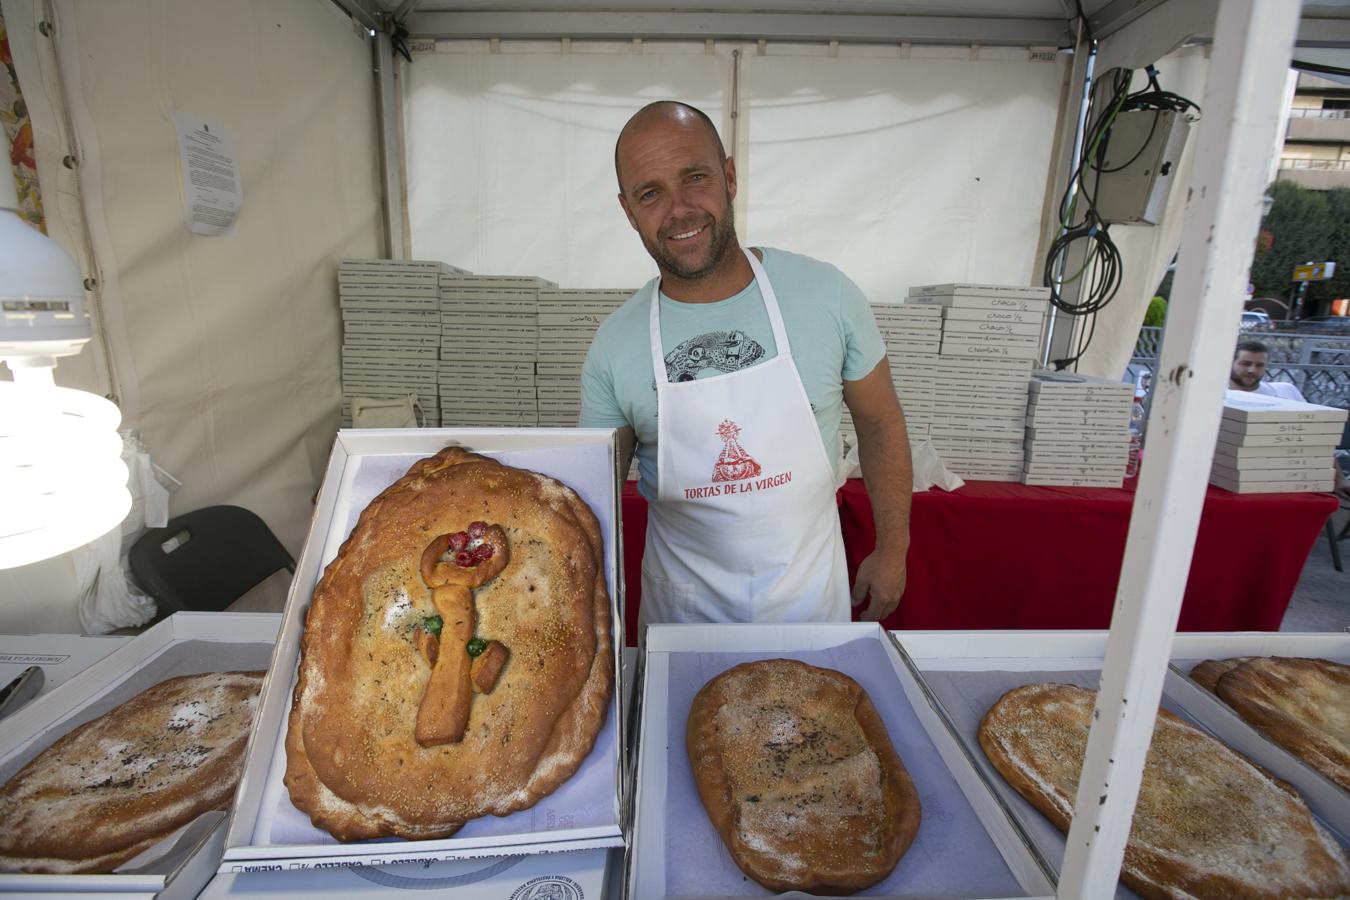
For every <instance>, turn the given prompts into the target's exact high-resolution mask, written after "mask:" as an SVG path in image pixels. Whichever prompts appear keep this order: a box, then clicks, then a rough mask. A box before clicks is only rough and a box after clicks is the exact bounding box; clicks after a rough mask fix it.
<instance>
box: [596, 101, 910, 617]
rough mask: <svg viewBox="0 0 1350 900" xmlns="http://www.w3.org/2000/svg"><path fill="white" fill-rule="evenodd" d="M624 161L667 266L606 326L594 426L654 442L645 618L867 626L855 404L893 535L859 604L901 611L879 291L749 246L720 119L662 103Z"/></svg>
mask: <svg viewBox="0 0 1350 900" xmlns="http://www.w3.org/2000/svg"><path fill="white" fill-rule="evenodd" d="M614 164H615V171H616V175H617V176H618V180H619V204H620V206H622V207H623V211H624V213H625V214H626V215H627V216H628V221H629V223H630V224H631V225H632V226H633V228H634V229H635V230H636V231H637V233H638V235H639V236H640V237H641V239H642V243H643V246H644V247H646V249H647V252H648V253H649V254H650V255H651V257H652V259H653V260H655V261H656V265H657V269H658V270H659V272H660V275H659V277H657V278H655V279H653V280H652V281H651V283H650V284H648V285H646V286H644V287H643V288H642V289H641V290H639V291H638V292H637V293H636V294H634V295H633V296H632V297H631V298H629V299H628V301H627V302H625V303H624V304H623V306H621V307H620V308H619V309H618V310H616V311H615V312H614V313H613V314H612V315H611V316H610V317H609V318H608V319H606V321H605V322H604V324H603V325H601V327H600V329H599V331H598V332H597V334H596V337H595V341H594V343H593V344H592V346H591V348H590V352H589V353H588V354H587V357H586V363H585V366H584V368H583V371H582V376H581V380H582V412H581V417H580V424H581V425H582V426H589V427H611V428H617V429H618V430H619V441H620V459H621V462H622V464H623V465H624V466H625V470H626V466H627V464H628V461H629V460H630V459H631V455H632V453H633V451H634V449H636V451H637V455H638V470H639V474H640V478H639V486H638V487H639V491H640V492H641V493H642V494H643V496H645V497H646V498H647V500H648V501H650V507H649V512H648V524H647V541H646V546H645V549H644V555H643V562H642V605H641V614H640V616H639V621H640V622H641V623H643V624H648V623H652V622H843V621H848V619H849V618H850V614H849V606H850V603H849V601H850V589H849V584H848V573H847V568H846V566H845V561H844V547H843V540H842V538H841V536H840V530H839V516H838V513H837V508H836V505H835V490H836V484H837V482H836V473H837V471H838V466H839V462H840V461H839V458H838V457H839V453H838V449H837V448H838V433H839V432H838V429H839V420H840V415H841V413H842V410H843V405H844V404H846V405H847V406H848V409H849V411H850V412H851V413H852V416H853V423H854V426H855V429H856V431H857V434H858V448H859V461H860V464H861V467H862V474H863V478H864V481H865V482H866V485H867V491H868V494H869V496H870V498H871V502H872V508H873V519H874V523H875V526H876V533H877V542H876V549H875V550H874V551H873V552H872V554H871V555H870V556H868V557H867V558H866V559H864V560H863V561H862V563H861V564H860V566H859V568H858V573H857V578H856V579H855V583H854V587H853V589H852V592H851V598H852V601H853V605H855V606H857V605H860V604H861V603H862V602H863V601H864V600H865V599H867V598H868V597H870V602H869V603H868V606H867V608H866V610H865V611H864V613H863V617H864V618H865V619H867V620H871V621H879V620H881V619H882V618H884V617H885V616H886V615H888V614H889V613H891V612H892V611H893V610H894V609H895V608H896V605H897V604H898V603H899V601H900V597H901V595H902V594H903V592H904V588H905V556H906V553H907V551H908V549H909V508H910V491H911V480H912V475H911V470H910V450H909V440H908V438H907V436H906V432H905V421H904V415H903V413H902V412H901V409H900V404H899V402H898V401H897V399H896V395H895V390H894V388H893V386H892V384H891V376H890V369H889V366H888V365H887V362H886V349H885V345H884V343H883V342H882V340H881V336H880V333H879V332H878V330H877V327H876V322H875V321H874V320H873V318H872V313H871V309H870V308H869V307H868V305H867V301H866V298H865V297H864V296H863V295H862V292H861V291H860V290H859V289H858V287H857V286H856V285H854V284H853V282H851V281H850V280H849V279H848V278H846V277H845V276H844V275H843V274H842V273H841V272H840V271H839V270H838V269H836V268H835V267H833V266H831V265H828V264H827V263H823V262H819V261H816V260H813V259H810V258H808V257H805V256H799V255H796V254H793V253H787V252H785V251H782V250H774V249H771V248H754V249H752V250H749V251H747V250H745V249H743V248H742V247H741V245H740V243H739V241H738V240H737V237H736V228H735V224H734V221H733V216H732V200H733V198H734V197H735V196H736V165H735V161H734V160H732V159H730V158H728V157H727V155H726V151H725V150H724V149H723V146H722V142H721V139H720V138H719V137H718V135H717V130H716V128H714V127H713V124H712V122H711V121H710V120H709V119H708V117H707V116H706V115H705V114H704V113H702V112H701V111H699V110H697V109H695V108H693V107H691V106H688V105H686V104H683V103H678V102H674V101H662V102H658V103H652V104H649V105H648V106H645V107H643V108H642V109H641V110H639V111H638V112H637V113H636V114H635V115H634V116H633V117H632V118H631V119H629V121H628V123H627V124H626V125H625V126H624V128H623V130H622V131H621V132H620V134H619V138H618V141H617V143H616V145H615V150H614Z"/></svg>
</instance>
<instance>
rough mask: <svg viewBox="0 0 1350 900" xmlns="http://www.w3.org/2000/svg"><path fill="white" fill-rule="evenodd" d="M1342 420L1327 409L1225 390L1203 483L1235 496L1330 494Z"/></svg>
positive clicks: (1339, 411) (1336, 411) (1342, 412)
mask: <svg viewBox="0 0 1350 900" xmlns="http://www.w3.org/2000/svg"><path fill="white" fill-rule="evenodd" d="M1346 416H1347V412H1346V410H1343V409H1336V408H1335V407H1331V406H1317V405H1314V404H1312V403H1300V402H1298V401H1297V400H1285V399H1283V398H1280V397H1272V396H1269V395H1267V394H1257V393H1250V392H1247V391H1229V392H1228V393H1227V395H1226V396H1225V398H1224V404H1223V419H1222V420H1221V421H1220V422H1219V441H1218V443H1217V444H1216V445H1215V447H1214V465H1213V467H1212V468H1211V469H1210V471H1209V483H1210V484H1212V485H1216V486H1217V487H1221V488H1224V489H1226V490H1230V491H1234V492H1236V493H1239V494H1267V493H1269V494H1275V493H1298V492H1302V491H1330V490H1332V489H1333V488H1334V487H1335V484H1334V475H1333V473H1332V469H1331V466H1332V461H1331V457H1332V453H1333V452H1334V451H1335V449H1336V445H1337V444H1338V443H1340V439H1341V433H1342V432H1343V431H1344V429H1345V420H1346Z"/></svg>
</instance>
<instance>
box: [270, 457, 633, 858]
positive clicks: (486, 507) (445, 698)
mask: <svg viewBox="0 0 1350 900" xmlns="http://www.w3.org/2000/svg"><path fill="white" fill-rule="evenodd" d="M610 634H611V623H610V613H609V595H608V592H607V591H606V588H605V577H604V556H603V544H602V541H601V537H600V528H599V524H598V523H597V521H596V519H595V516H594V514H593V513H592V512H591V510H590V509H589V508H588V507H587V506H586V504H585V503H584V502H583V501H582V500H581V499H580V498H579V497H578V496H577V495H576V493H575V492H573V491H572V490H571V489H570V488H568V487H567V486H566V485H564V484H562V483H561V482H558V481H556V480H554V479H552V478H548V477H546V476H543V475H540V474H537V473H534V472H529V471H525V470H522V469H515V468H511V467H508V466H503V465H501V464H499V463H497V462H495V461H494V460H491V459H488V458H486V457H483V456H479V455H476V454H473V453H469V452H467V451H465V450H462V449H460V448H455V447H451V448H447V449H446V450H443V451H441V452H440V453H438V454H436V455H435V456H433V457H430V458H428V459H424V460H421V461H419V462H417V463H416V464H414V465H413V466H412V468H410V469H409V470H408V473H407V474H406V475H405V476H403V477H402V478H400V479H399V480H398V481H396V482H395V483H394V484H392V485H391V486H390V487H389V488H387V489H386V490H385V491H383V492H382V493H381V494H380V495H379V496H378V497H376V498H375V499H374V500H373V501H372V502H371V503H370V505H369V506H367V508H366V509H365V511H364V512H363V513H362V514H361V517H360V519H359V521H358V522H357V524H356V527H355V529H354V530H353V531H352V534H351V536H350V537H349V538H348V539H347V541H346V542H345V543H344V544H343V546H342V548H341V550H340V551H339V552H338V554H337V557H336V558H335V559H334V560H333V562H332V563H331V564H330V565H329V566H328V568H327V570H326V571H325V572H324V575H323V577H322V579H321V580H320V581H319V584H318V585H317V586H316V588H315V590H314V594H313V598H312V601H311V605H310V608H309V611H308V614H307V617H306V621H305V633H304V637H303V639H302V644H301V661H300V673H299V680H298V682H297V684H296V688H295V695H294V700H293V703H292V707H291V714H290V718H289V722H288V731H287V738H286V751H287V771H286V785H287V787H288V788H289V790H290V794H291V799H292V802H293V803H294V804H295V805H296V807H298V808H299V809H301V810H303V811H304V812H306V813H308V814H309V816H310V818H311V819H312V820H313V822H314V824H315V825H317V826H319V827H321V828H324V829H326V830H327V831H328V832H329V833H331V834H332V835H333V836H334V837H337V838H339V839H341V840H354V839H359V838H371V837H380V836H387V835H397V836H400V837H408V838H424V837H441V836H445V835H449V834H452V833H454V831H456V830H457V829H458V828H459V827H461V825H462V824H463V823H464V822H466V821H468V820H469V819H472V818H475V817H477V816H481V815H485V814H489V813H491V814H495V815H506V814H508V813H511V812H514V811H516V810H519V809H523V808H525V807H528V806H531V805H533V804H534V803H535V802H537V801H538V800H539V798H540V797H542V796H544V795H546V794H548V793H550V792H551V791H553V790H554V789H555V788H557V787H558V785H560V784H561V783H562V782H563V781H565V780H566V779H567V778H569V777H571V775H572V774H573V773H574V772H575V771H576V769H577V767H578V766H579V765H580V764H581V761H582V760H583V759H584V758H585V757H586V755H587V754H588V753H589V752H590V750H591V747H592V745H593V744H594V741H595V737H596V735H597V734H598V732H599V731H600V728H601V726H602V724H603V721H604V714H605V710H606V707H607V704H608V701H609V696H610V691H611V687H612V682H613V664H614V661H613V645H612V643H611V637H610Z"/></svg>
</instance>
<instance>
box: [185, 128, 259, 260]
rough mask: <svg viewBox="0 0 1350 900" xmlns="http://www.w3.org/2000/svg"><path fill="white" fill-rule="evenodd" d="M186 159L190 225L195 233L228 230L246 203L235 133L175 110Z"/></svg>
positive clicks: (189, 228)
mask: <svg viewBox="0 0 1350 900" xmlns="http://www.w3.org/2000/svg"><path fill="white" fill-rule="evenodd" d="M173 124H174V127H175V129H177V131H178V151H179V158H180V162H181V163H182V174H183V201H184V203H185V204H186V205H187V210H186V212H187V228H188V231H190V232H192V233H193V234H224V233H226V232H227V231H229V230H230V229H231V227H233V225H234V220H235V218H236V217H237V216H238V215H239V210H240V209H242V208H243V205H244V188H243V183H242V182H241V181H240V179H239V161H238V160H237V159H236V157H235V155H234V136H233V135H231V134H230V132H229V131H227V130H225V129H224V128H221V127H220V126H218V125H212V124H210V123H209V122H207V121H206V120H205V119H202V118H200V117H198V116H194V115H191V114H189V113H181V112H179V113H174V114H173Z"/></svg>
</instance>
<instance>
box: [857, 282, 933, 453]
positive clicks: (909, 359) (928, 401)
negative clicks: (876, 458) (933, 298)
mask: <svg viewBox="0 0 1350 900" xmlns="http://www.w3.org/2000/svg"><path fill="white" fill-rule="evenodd" d="M872 317H873V318H874V319H876V322H877V328H878V329H880V331H881V339H882V340H883V341H885V342H886V359H887V361H888V362H889V363H890V369H891V382H892V383H893V384H894V385H895V395H896V396H897V397H899V398H900V405H901V407H903V408H904V410H905V425H906V426H907V427H908V429H909V437H910V440H924V439H926V438H927V437H928V430H929V424H930V423H931V422H932V418H933V412H934V404H933V391H934V389H935V388H936V387H937V383H936V379H935V373H936V372H937V366H938V359H939V357H938V349H939V348H940V347H941V346H942V308H941V307H940V306H935V305H932V304H924V303H913V302H901V303H873V304H872Z"/></svg>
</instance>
